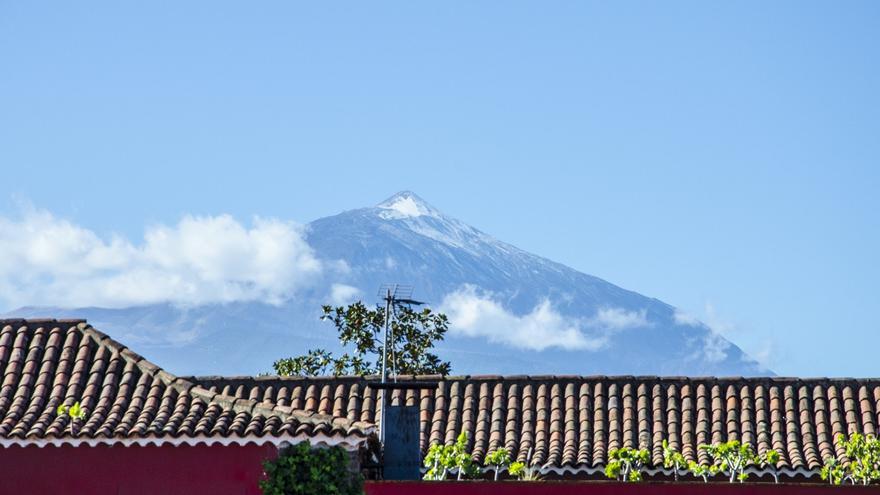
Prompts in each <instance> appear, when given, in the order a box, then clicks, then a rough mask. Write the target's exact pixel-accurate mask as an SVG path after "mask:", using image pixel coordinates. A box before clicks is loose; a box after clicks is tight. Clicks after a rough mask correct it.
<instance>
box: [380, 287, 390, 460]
mask: <svg viewBox="0 0 880 495" xmlns="http://www.w3.org/2000/svg"><path fill="white" fill-rule="evenodd" d="M391 302H392V296H391V289H388V290H387V292H386V293H385V331H384V335H383V337H382V340H383V342H382V383H386V382H387V381H388V370H387V368H386V364H385V363H387V362H388V323H389V322H390V318H391ZM386 393H387V390H386V389H384V388H383V389H382V409H381V413H380V414H381V417H380V418H379V442H381V443H382V445H385V405H386V404H387V399H386V396H385V394H386Z"/></svg>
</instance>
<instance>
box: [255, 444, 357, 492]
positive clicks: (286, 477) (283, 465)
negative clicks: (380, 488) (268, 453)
mask: <svg viewBox="0 0 880 495" xmlns="http://www.w3.org/2000/svg"><path fill="white" fill-rule="evenodd" d="M263 470H264V478H263V479H262V480H260V490H262V492H263V494H264V495H360V494H362V493H363V478H362V477H361V476H360V474H357V473H352V472H351V471H350V470H349V462H348V454H347V453H346V452H345V450H343V449H342V448H341V447H338V446H336V447H328V448H312V446H311V445H310V444H309V442H308V441H306V442H302V443H299V444H296V445H291V446H289V447H287V448H285V449H283V450H282V451H281V452H279V454H278V458H277V459H272V460H268V461H265V462H264V463H263Z"/></svg>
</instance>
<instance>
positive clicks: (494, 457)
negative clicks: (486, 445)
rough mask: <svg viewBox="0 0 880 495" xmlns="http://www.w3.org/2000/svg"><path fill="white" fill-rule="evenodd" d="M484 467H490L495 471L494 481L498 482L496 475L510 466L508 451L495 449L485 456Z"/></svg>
mask: <svg viewBox="0 0 880 495" xmlns="http://www.w3.org/2000/svg"><path fill="white" fill-rule="evenodd" d="M485 464H486V466H491V467H492V470H493V471H495V481H498V473H499V472H500V471H501V469H502V468H506V467H508V466H510V451H509V450H507V449H505V448H503V447H502V448H500V449H495V450H493V451H492V452H490V453H489V455H487V456H486V462H485Z"/></svg>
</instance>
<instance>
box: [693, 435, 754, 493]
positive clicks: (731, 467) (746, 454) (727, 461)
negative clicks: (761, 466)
mask: <svg viewBox="0 0 880 495" xmlns="http://www.w3.org/2000/svg"><path fill="white" fill-rule="evenodd" d="M700 448H701V449H703V450H705V451H706V453H707V454H709V457H711V458H712V460H713V464H714V465H716V466H717V468H718V470H719V471H720V472H722V473H724V474H725V475H727V477H728V479H729V480H730V482H731V483H733V482H734V480H739V482H740V483H742V482H743V481H745V479H746V478H747V477H748V475H746V473H745V469H746V468H747V467H748V466H751V465H752V464H755V463H756V462H757V461H758V457H757V456H756V455H755V451H754V450H752V446H751V445H749V444H748V443H740V441H739V440H729V441H727V442H724V443H717V444H712V445H706V444H703V445H700Z"/></svg>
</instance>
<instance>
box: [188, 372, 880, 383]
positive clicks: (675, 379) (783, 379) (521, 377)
mask: <svg viewBox="0 0 880 495" xmlns="http://www.w3.org/2000/svg"><path fill="white" fill-rule="evenodd" d="M187 379H189V380H192V381H194V382H196V383H204V382H214V381H222V382H227V383H230V382H255V383H272V382H279V381H280V382H319V383H320V382H339V381H353V382H355V381H366V382H373V381H378V380H379V376H378V375H366V376H357V375H339V376H333V375H322V376H302V375H288V376H283V375H260V376H219V375H207V376H188V377H187ZM397 380H398V381H403V382H408V381H418V380H436V381H443V382H450V381H467V380H473V381H533V382H534V381H557V380H597V381H608V382H624V381H644V382H661V383H694V382H720V383H737V382H744V383H758V382H766V383H835V382H857V383H865V382H880V377H846V376H839V377H837V376H827V377H798V376H682V375H562V374H559V375H554V374H546V375H528V374H516V375H488V374H484V375H447V376H442V375H402V376H398V377H397Z"/></svg>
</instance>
